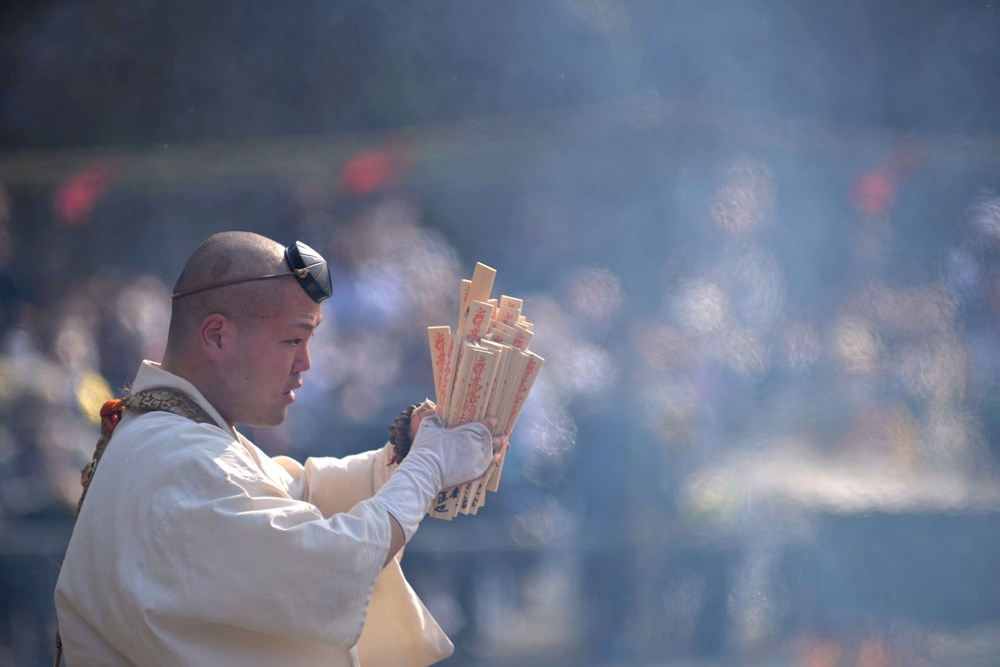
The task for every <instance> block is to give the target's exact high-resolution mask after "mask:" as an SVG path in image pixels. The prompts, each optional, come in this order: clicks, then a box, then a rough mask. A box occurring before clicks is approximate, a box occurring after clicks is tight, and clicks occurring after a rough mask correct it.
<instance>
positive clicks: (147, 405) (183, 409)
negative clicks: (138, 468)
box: [53, 387, 215, 667]
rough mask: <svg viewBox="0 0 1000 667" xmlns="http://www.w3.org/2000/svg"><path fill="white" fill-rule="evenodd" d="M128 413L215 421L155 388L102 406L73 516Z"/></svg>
mask: <svg viewBox="0 0 1000 667" xmlns="http://www.w3.org/2000/svg"><path fill="white" fill-rule="evenodd" d="M126 409H128V410H129V411H133V412H139V413H141V412H170V413H172V414H175V415H180V416H181V417H186V418H188V419H190V420H191V421H194V422H197V423H199V424H214V423H215V420H214V419H212V418H211V417H210V416H208V413H207V412H205V410H204V409H203V408H202V407H201V406H200V405H198V404H197V403H196V402H195V401H194V399H192V398H191V397H190V396H188V395H187V394H184V393H183V392H180V391H178V390H176V389H169V388H167V387H154V388H152V389H146V390H144V391H137V392H135V393H134V394H129V395H128V396H126V397H125V398H120V399H119V398H114V399H111V400H110V401H106V402H105V403H104V405H103V406H101V437H100V439H98V441H97V446H96V447H95V448H94V456H93V457H92V458H91V459H90V461H88V462H87V465H85V466H84V467H83V470H81V471H80V485H81V486H82V487H83V491H82V492H81V493H80V502H78V503H77V505H76V516H77V517H79V516H80V509H81V508H82V507H83V499H84V498H86V497H87V489H89V488H90V481H91V480H92V479H93V478H94V472H96V470H97V464H98V463H100V461H101V457H102V456H104V450H105V449H106V448H107V446H108V441H109V440H111V434H112V433H114V431H115V427H116V426H118V422H119V421H121V418H122V413H123V412H124V411H125V410H126ZM60 662H62V638H61V637H60V636H59V630H58V629H57V630H56V639H55V662H54V663H53V664H54V665H55V666H56V667H58V665H59V664H60Z"/></svg>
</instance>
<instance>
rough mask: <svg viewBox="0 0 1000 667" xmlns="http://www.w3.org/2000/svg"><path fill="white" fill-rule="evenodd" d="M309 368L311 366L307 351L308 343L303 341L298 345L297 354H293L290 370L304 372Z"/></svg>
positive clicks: (310, 358) (310, 357)
mask: <svg viewBox="0 0 1000 667" xmlns="http://www.w3.org/2000/svg"><path fill="white" fill-rule="evenodd" d="M310 368H312V356H311V355H310V353H309V343H304V344H302V345H300V346H299V349H298V354H296V355H295V364H294V366H293V367H292V372H294V373H305V372H306V371H307V370H309V369H310Z"/></svg>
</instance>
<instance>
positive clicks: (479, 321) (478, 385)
mask: <svg viewBox="0 0 1000 667" xmlns="http://www.w3.org/2000/svg"><path fill="white" fill-rule="evenodd" d="M495 278H496V270H494V269H492V268H490V267H488V266H486V265H485V264H482V263H481V262H477V263H476V267H475V270H474V271H473V274H472V279H471V280H462V282H461V284H460V286H459V314H458V324H457V326H456V327H455V330H454V332H453V331H452V329H451V327H449V326H432V327H428V328H427V339H428V343H429V345H430V353H431V368H432V370H433V373H434V391H435V395H436V399H437V406H436V407H437V411H438V414H439V415H440V416H441V420H442V422H443V423H444V425H445V426H446V427H452V426H458V425H459V424H465V423H467V422H470V421H476V420H478V419H483V418H484V417H496V418H497V419H498V420H499V422H498V424H497V428H496V434H498V435H506V436H510V434H511V432H512V431H513V430H514V424H515V423H517V417H518V415H519V414H520V412H521V408H522V407H523V406H524V402H525V400H526V399H527V397H528V393H529V392H530V391H531V387H532V385H533V384H534V382H535V379H536V378H537V377H538V373H539V371H540V370H541V368H542V365H543V364H544V363H545V360H544V359H542V358H541V357H540V356H538V355H537V354H535V353H534V352H531V351H529V350H528V345H529V343H530V342H531V338H532V336H533V329H534V326H533V325H532V324H531V323H530V322H528V321H527V320H526V319H525V317H524V315H522V314H521V308H522V306H523V305H524V302H523V301H522V300H521V299H517V298H514V297H510V296H506V295H503V296H501V297H500V298H499V299H492V298H490V292H491V291H492V290H493V282H494V280H495ZM506 455H507V452H506V451H504V452H503V453H502V454H501V456H500V460H499V462H498V463H496V464H491V465H490V467H489V468H488V469H487V470H486V472H485V473H484V474H483V476H482V477H481V478H480V479H478V480H474V481H472V482H468V483H465V484H460V485H458V486H454V487H451V488H449V489H444V490H442V491H441V492H440V493H438V495H437V497H436V498H435V500H434V504H433V505H432V506H431V508H430V510H429V513H430V515H431V516H434V517H437V518H439V519H448V520H451V519H453V518H455V517H456V516H457V515H458V514H475V513H476V512H478V511H479V508H481V507H482V506H483V505H484V504H485V502H486V491H494V492H495V491H496V490H497V489H498V488H499V484H500V474H501V472H502V471H503V462H504V460H505V458H506Z"/></svg>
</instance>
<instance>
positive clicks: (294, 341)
mask: <svg viewBox="0 0 1000 667" xmlns="http://www.w3.org/2000/svg"><path fill="white" fill-rule="evenodd" d="M301 342H302V339H301V338H293V339H292V340H290V341H288V344H289V345H291V346H292V347H298V345H299V343H301Z"/></svg>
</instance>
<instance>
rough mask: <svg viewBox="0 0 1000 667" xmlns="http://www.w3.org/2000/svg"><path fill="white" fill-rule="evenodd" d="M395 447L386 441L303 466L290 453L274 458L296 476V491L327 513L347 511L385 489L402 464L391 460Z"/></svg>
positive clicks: (319, 458) (294, 478) (294, 482)
mask: <svg viewBox="0 0 1000 667" xmlns="http://www.w3.org/2000/svg"><path fill="white" fill-rule="evenodd" d="M391 449H392V446H391V445H389V444H386V445H385V446H384V447H382V448H381V449H375V450H372V451H369V452H363V453H361V454H353V455H351V456H345V457H343V458H334V457H313V458H309V459H306V462H305V465H302V464H301V463H299V462H298V461H295V460H294V459H291V458H288V457H287V456H277V457H275V458H274V459H273V461H274V462H275V463H277V464H278V465H280V466H281V467H282V468H283V469H284V471H285V472H286V473H288V474H289V475H290V476H291V478H292V483H291V485H290V488H291V489H294V491H292V494H293V495H294V496H296V497H298V498H300V499H302V500H304V501H306V502H309V503H312V504H313V505H315V506H316V507H318V508H319V509H320V511H321V512H322V513H323V516H327V517H329V516H332V515H334V514H336V513H338V512H346V511H347V510H349V509H350V508H352V507H354V506H355V505H357V504H358V503H359V502H361V501H362V500H365V499H367V498H371V497H372V496H373V495H374V494H375V492H376V491H378V490H379V489H380V488H382V485H383V484H385V482H386V480H387V479H389V477H390V475H392V473H393V472H394V471H395V469H396V468H397V467H398V466H397V465H396V464H394V463H390V458H391V456H392V453H391Z"/></svg>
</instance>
